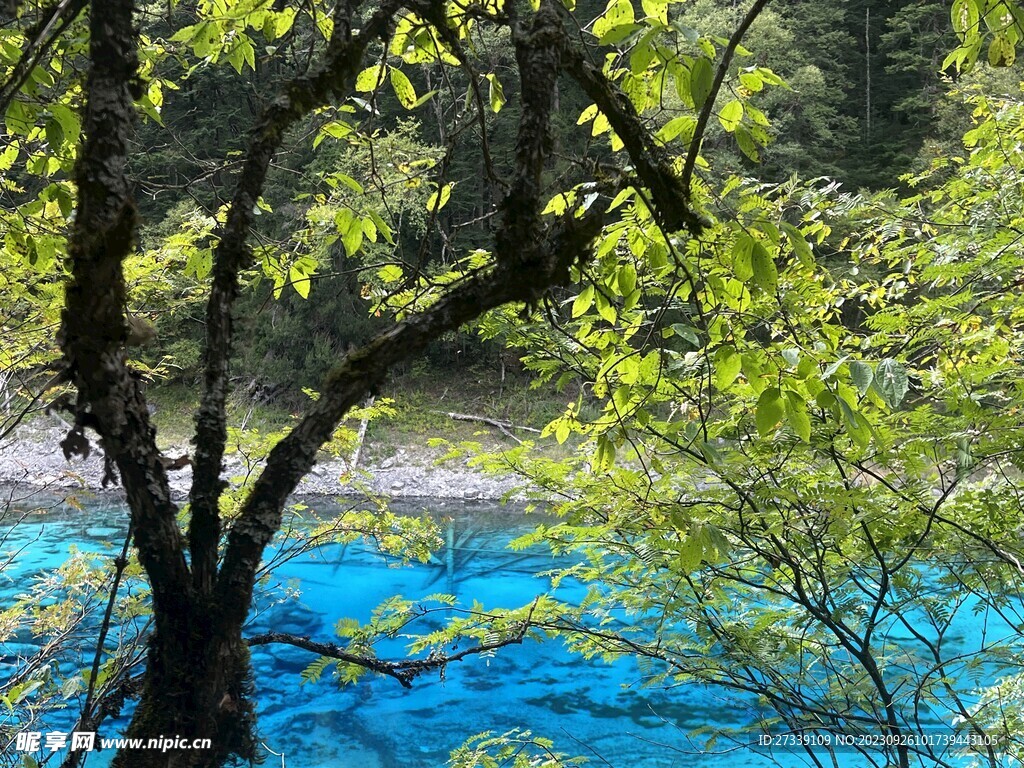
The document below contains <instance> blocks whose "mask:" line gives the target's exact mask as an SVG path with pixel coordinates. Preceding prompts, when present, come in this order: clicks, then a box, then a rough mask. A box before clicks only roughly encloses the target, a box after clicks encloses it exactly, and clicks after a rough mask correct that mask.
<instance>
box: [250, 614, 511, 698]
mask: <svg viewBox="0 0 1024 768" xmlns="http://www.w3.org/2000/svg"><path fill="white" fill-rule="evenodd" d="M530 626H531V625H530V623H529V622H528V621H525V622H523V623H522V624H521V625H520V627H519V628H518V630H517V631H516V633H515V634H513V635H510V636H509V637H506V638H503V639H501V640H495V641H493V642H490V643H481V644H480V645H475V646H473V647H472V648H465V649H463V650H461V651H458V652H456V653H441V652H438V651H432V652H431V653H430V654H429V655H428V656H427V657H426V658H424V659H406V660H405V661H384V660H382V659H377V658H374V657H373V656H362V655H360V654H357V653H351V652H349V651H347V650H345V649H344V648H342V647H341V646H338V645H334V644H333V643H318V642H315V641H313V640H310V639H309V638H308V637H298V636H296V635H288V634H284V633H282V632H267V633H265V634H262V635H256V636H255V637H251V638H249V640H248V643H249V646H250V647H252V646H254V645H269V644H271V643H283V644H285V645H292V646H295V647H296V648H302V649H303V650H305V651H311V652H312V653H316V654H319V655H320V656H326V657H328V658H331V659H337V660H338V661H344V662H347V663H349V664H355V665H357V666H360V667H363V668H364V669H368V670H370V671H371V672H376V673H378V674H380V675H387V676H388V677H393V678H395V679H396V680H397V681H398V682H399V683H401V684H402V687H403V688H412V681H413V680H415V679H416V678H417V677H419V676H420V675H422V674H423V673H424V672H430V671H432V670H435V669H440V670H443V669H444V668H445V667H447V666H448V665H449V664H451V663H452V662H456V661H462V660H463V659H465V658H467V657H469V656H475V655H478V654H481V653H488V652H490V651H496V650H498V649H499V648H506V647H507V646H510V645H521V644H522V642H523V640H524V639H525V638H526V632H527V630H528V629H529V628H530Z"/></svg>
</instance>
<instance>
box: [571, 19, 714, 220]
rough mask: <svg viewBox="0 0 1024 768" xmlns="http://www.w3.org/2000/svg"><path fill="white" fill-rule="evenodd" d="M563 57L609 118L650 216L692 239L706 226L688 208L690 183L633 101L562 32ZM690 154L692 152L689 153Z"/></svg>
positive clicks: (586, 91) (573, 73) (588, 93)
mask: <svg viewBox="0 0 1024 768" xmlns="http://www.w3.org/2000/svg"><path fill="white" fill-rule="evenodd" d="M562 58H563V60H564V61H565V66H566V70H567V71H568V73H569V74H570V75H571V76H572V78H573V79H574V80H575V81H576V82H577V83H579V85H580V87H581V88H583V90H584V92H585V93H586V94H587V96H589V97H590V98H591V99H592V100H593V102H594V103H595V104H596V105H597V108H598V109H600V110H601V113H602V114H603V115H604V116H605V117H606V118H608V123H609V124H610V125H611V127H612V129H613V130H614V131H615V133H616V134H617V135H618V137H619V138H620V139H621V140H622V144H623V147H624V148H625V150H626V152H627V153H628V154H629V158H630V160H632V162H633V170H634V172H635V173H636V175H637V176H638V177H639V178H640V181H641V183H642V184H643V186H645V187H647V189H648V190H649V191H650V195H651V199H652V200H653V201H654V208H653V211H652V212H653V214H654V218H655V220H656V221H657V222H658V224H659V225H660V226H661V227H662V228H664V229H665V230H666V231H668V232H678V231H679V230H681V229H686V230H688V231H689V232H690V233H691V234H693V235H694V236H696V235H699V234H700V233H701V232H702V231H703V230H704V227H705V224H704V222H703V221H702V220H701V218H700V217H699V216H698V215H697V214H695V213H694V212H693V211H692V210H691V209H690V205H689V197H690V190H689V184H688V183H687V181H686V180H685V177H684V178H683V179H680V178H679V177H677V176H676V175H675V172H674V171H673V170H672V161H671V160H670V159H669V156H668V153H667V152H665V149H664V148H663V147H661V146H659V145H658V144H656V143H655V142H654V138H653V137H652V136H651V133H650V131H648V130H647V127H646V126H645V125H644V124H643V121H642V120H641V119H640V115H639V114H637V111H636V108H635V107H634V106H633V102H631V101H630V100H629V97H628V96H626V94H624V93H623V92H622V91H621V90H620V89H619V88H618V86H616V85H615V84H614V83H613V82H611V81H610V80H609V79H608V78H607V77H605V76H604V73H603V72H601V70H600V69H599V68H598V67H597V66H596V65H594V64H593V63H591V62H590V61H589V60H587V58H586V57H585V56H584V55H583V53H582V52H581V51H580V50H578V49H577V48H576V47H575V46H574V45H572V43H570V42H569V39H568V36H566V35H564V33H563V44H562ZM691 151H692V150H691Z"/></svg>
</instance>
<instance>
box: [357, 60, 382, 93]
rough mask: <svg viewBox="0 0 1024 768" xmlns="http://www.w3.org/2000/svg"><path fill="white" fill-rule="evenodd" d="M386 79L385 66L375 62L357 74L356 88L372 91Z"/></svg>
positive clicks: (365, 91)
mask: <svg viewBox="0 0 1024 768" xmlns="http://www.w3.org/2000/svg"><path fill="white" fill-rule="evenodd" d="M383 80H384V67H382V66H381V65H380V64H374V65H373V66H372V67H367V68H366V69H364V70H363V71H362V72H360V73H359V74H358V75H357V76H356V84H355V89H356V90H357V91H359V92H360V93H370V92H371V91H375V90H377V87H378V86H379V85H380V84H381V83H382V82H383Z"/></svg>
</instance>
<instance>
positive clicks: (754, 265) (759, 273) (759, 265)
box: [750, 241, 779, 293]
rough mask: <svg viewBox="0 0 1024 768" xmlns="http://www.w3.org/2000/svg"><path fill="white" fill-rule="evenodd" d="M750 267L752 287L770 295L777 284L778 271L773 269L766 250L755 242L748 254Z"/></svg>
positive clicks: (772, 263) (772, 261)
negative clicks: (752, 279) (752, 280)
mask: <svg viewBox="0 0 1024 768" xmlns="http://www.w3.org/2000/svg"><path fill="white" fill-rule="evenodd" d="M750 266H751V269H752V271H753V278H754V285H756V286H757V287H758V288H760V289H761V290H763V291H766V292H768V293H772V292H773V291H774V290H775V286H776V285H777V284H778V282H779V271H778V270H777V269H776V268H775V261H774V260H773V259H772V257H771V254H770V253H768V249H767V248H765V247H764V246H763V245H761V243H759V242H757V241H755V242H754V246H753V249H752V250H751V253H750Z"/></svg>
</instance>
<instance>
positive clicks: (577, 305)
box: [572, 285, 594, 317]
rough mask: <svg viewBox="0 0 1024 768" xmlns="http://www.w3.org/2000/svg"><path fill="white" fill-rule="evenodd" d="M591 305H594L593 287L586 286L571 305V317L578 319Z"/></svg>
mask: <svg viewBox="0 0 1024 768" xmlns="http://www.w3.org/2000/svg"><path fill="white" fill-rule="evenodd" d="M593 303H594V286H593V285H588V286H587V287H586V288H584V289H583V290H582V291H580V293H579V295H578V296H577V297H576V299H575V301H573V303H572V316H573V317H579V316H580V315H582V314H584V313H585V312H586V311H587V310H588V309H590V307H591V305H592V304H593Z"/></svg>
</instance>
